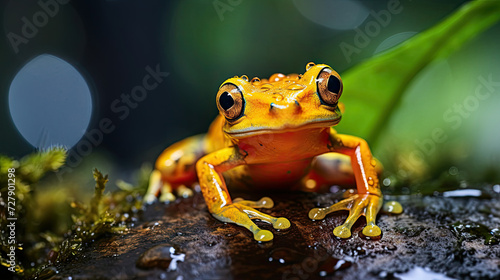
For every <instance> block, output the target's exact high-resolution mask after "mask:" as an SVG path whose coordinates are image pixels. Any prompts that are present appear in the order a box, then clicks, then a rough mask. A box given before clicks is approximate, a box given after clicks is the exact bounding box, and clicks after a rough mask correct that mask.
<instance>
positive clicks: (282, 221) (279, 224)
mask: <svg viewBox="0 0 500 280" xmlns="http://www.w3.org/2000/svg"><path fill="white" fill-rule="evenodd" d="M272 224H273V228H275V229H278V230H280V229H287V228H289V227H290V221H289V220H288V219H287V218H277V219H275V221H274V222H272Z"/></svg>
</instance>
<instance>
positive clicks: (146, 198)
mask: <svg viewBox="0 0 500 280" xmlns="http://www.w3.org/2000/svg"><path fill="white" fill-rule="evenodd" d="M156 200H158V198H157V197H156V195H154V194H152V193H148V194H146V195H145V196H144V199H143V202H144V203H145V204H153V203H154V202H155V201H156Z"/></svg>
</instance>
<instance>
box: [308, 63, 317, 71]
mask: <svg viewBox="0 0 500 280" xmlns="http://www.w3.org/2000/svg"><path fill="white" fill-rule="evenodd" d="M314 65H316V63H314V62H309V63H307V65H306V71H309V69H311V68H312V67H313V66H314Z"/></svg>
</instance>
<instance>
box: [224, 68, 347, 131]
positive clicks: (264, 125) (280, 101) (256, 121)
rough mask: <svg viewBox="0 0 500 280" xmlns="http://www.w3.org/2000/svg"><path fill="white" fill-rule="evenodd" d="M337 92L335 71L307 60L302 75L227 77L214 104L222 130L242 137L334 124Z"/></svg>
mask: <svg viewBox="0 0 500 280" xmlns="http://www.w3.org/2000/svg"><path fill="white" fill-rule="evenodd" d="M341 94H342V80H341V78H340V75H339V74H338V73H337V72H335V71H334V70H333V69H332V68H330V66H328V65H325V64H318V65H315V64H314V63H308V64H307V66H306V72H305V73H304V74H303V75H297V74H290V75H283V74H280V73H279V74H274V75H272V76H271V77H270V78H269V79H262V80H260V79H258V78H253V79H252V80H250V81H249V80H248V78H247V77H246V76H241V77H234V78H231V79H228V80H226V81H225V82H224V83H223V84H222V85H221V86H220V88H219V92H218V93H217V108H218V109H219V112H220V114H221V115H222V116H224V118H225V124H224V126H223V130H224V132H225V133H226V134H227V135H229V136H231V137H233V138H245V137H249V136H254V135H259V134H266V133H279V132H288V131H296V130H300V129H305V128H325V127H330V126H333V125H336V124H337V123H338V122H339V121H340V119H341V117H342V114H341V112H340V109H339V103H338V100H339V98H340V95H341Z"/></svg>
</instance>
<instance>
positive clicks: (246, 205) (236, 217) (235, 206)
mask: <svg viewBox="0 0 500 280" xmlns="http://www.w3.org/2000/svg"><path fill="white" fill-rule="evenodd" d="M273 205H274V203H273V201H272V199H270V198H269V197H264V198H262V199H260V200H259V201H249V200H243V199H235V200H234V202H233V203H232V204H229V205H226V206H224V207H222V208H220V210H219V211H217V212H215V213H213V214H212V215H213V216H214V217H215V218H216V219H218V220H220V221H222V222H228V223H235V224H237V225H240V226H243V227H245V228H247V229H248V230H250V231H251V232H252V233H253V237H254V239H255V240H257V241H263V242H264V241H270V240H272V239H273V238H274V235H273V233H272V232H270V231H269V230H265V229H260V228H259V227H258V226H257V225H256V224H255V223H254V222H253V221H252V220H253V219H259V220H261V221H263V222H266V223H269V224H271V225H272V226H273V228H275V229H277V230H282V229H287V228H289V227H290V221H288V219H286V218H282V217H281V218H276V217H273V216H270V215H267V214H264V213H262V212H260V211H257V210H255V208H271V207H273Z"/></svg>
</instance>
